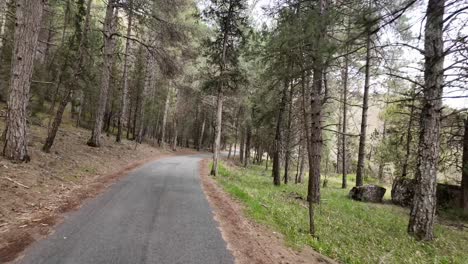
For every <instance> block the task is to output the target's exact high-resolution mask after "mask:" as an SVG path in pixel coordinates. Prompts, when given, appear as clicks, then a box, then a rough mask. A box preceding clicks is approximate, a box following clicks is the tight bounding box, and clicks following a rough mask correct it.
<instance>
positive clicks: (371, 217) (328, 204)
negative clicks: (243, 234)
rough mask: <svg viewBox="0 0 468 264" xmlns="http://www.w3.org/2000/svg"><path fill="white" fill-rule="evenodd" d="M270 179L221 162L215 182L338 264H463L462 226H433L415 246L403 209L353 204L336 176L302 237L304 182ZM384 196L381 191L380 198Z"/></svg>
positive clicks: (289, 239) (251, 212) (252, 212)
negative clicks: (431, 235)
mask: <svg viewBox="0 0 468 264" xmlns="http://www.w3.org/2000/svg"><path fill="white" fill-rule="evenodd" d="M270 175H271V172H270V171H265V170H264V167H260V166H251V167H249V168H248V169H244V168H239V167H234V166H228V165H226V164H224V163H223V164H222V166H221V168H220V177H218V178H217V180H218V182H219V183H220V184H221V185H222V186H223V188H224V189H225V190H226V191H227V192H229V193H230V194H231V195H233V196H234V197H236V198H237V199H239V200H240V201H241V202H242V203H243V204H245V206H246V213H247V215H248V216H249V217H251V218H253V219H254V220H255V221H257V222H260V223H263V224H265V225H267V226H269V227H271V228H272V229H273V230H276V231H278V232H280V233H282V234H283V235H284V236H285V239H286V243H287V244H288V245H289V246H291V247H294V248H298V249H300V248H301V247H303V246H306V245H308V246H311V247H313V248H314V249H315V250H316V251H318V252H320V253H322V254H324V255H327V256H329V257H331V258H334V259H336V260H338V261H340V262H344V263H468V250H467V247H466V244H467V243H468V232H467V230H466V228H465V229H464V230H460V229H458V228H456V227H452V226H446V225H439V224H438V225H437V226H436V230H435V234H436V236H437V239H436V240H435V241H434V242H432V243H422V242H417V241H415V240H414V239H413V238H411V237H410V236H408V234H407V233H406V227H407V224H408V213H409V211H408V209H405V208H401V207H398V206H395V205H391V204H389V203H384V204H371V203H363V202H356V201H353V200H351V199H349V198H348V197H347V195H348V192H349V189H346V190H344V189H341V188H340V187H341V181H340V178H339V177H328V187H327V188H323V189H322V202H321V204H320V205H319V206H318V207H317V209H316V229H317V237H318V238H313V237H311V236H310V235H309V234H308V233H307V230H308V209H307V203H306V202H305V201H304V200H303V198H305V197H306V192H307V186H306V184H300V185H296V184H289V185H281V186H280V187H275V186H273V184H272V180H271V176H270ZM353 178H354V177H353V176H350V179H349V182H350V185H352V184H353ZM389 196H390V190H389V189H387V193H386V195H385V198H386V199H388V198H389ZM299 197H301V198H302V199H301V198H299ZM465 225H466V222H465Z"/></svg>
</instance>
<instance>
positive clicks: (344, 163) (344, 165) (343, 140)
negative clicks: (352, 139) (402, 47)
mask: <svg viewBox="0 0 468 264" xmlns="http://www.w3.org/2000/svg"><path fill="white" fill-rule="evenodd" d="M348 35H349V29H348ZM346 53H348V49H346ZM344 61H345V65H344V69H343V72H342V76H343V77H342V78H343V116H342V118H343V121H342V124H341V128H342V132H343V134H342V136H341V153H342V159H341V173H342V179H341V188H343V189H346V188H348V179H347V174H348V166H347V159H348V151H347V149H346V145H347V141H346V139H347V138H346V137H347V136H346V134H347V133H348V75H349V70H348V68H349V59H348V56H347V55H346V56H345V57H344Z"/></svg>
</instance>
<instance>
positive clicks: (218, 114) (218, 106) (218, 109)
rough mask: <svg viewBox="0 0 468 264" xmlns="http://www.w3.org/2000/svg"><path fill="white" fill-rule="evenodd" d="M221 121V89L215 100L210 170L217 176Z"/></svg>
mask: <svg viewBox="0 0 468 264" xmlns="http://www.w3.org/2000/svg"><path fill="white" fill-rule="evenodd" d="M222 121H223V93H222V88H221V87H220V88H219V90H218V96H217V100H216V127H215V140H214V146H213V167H212V169H211V175H213V176H215V177H216V176H218V162H219V151H220V145H221V132H222V131H221V126H222Z"/></svg>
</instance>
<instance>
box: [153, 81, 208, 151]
mask: <svg viewBox="0 0 468 264" xmlns="http://www.w3.org/2000/svg"><path fill="white" fill-rule="evenodd" d="M171 91H172V89H171V88H170V87H169V88H168V89H167V95H166V102H165V103H164V114H163V120H162V124H161V142H160V144H161V145H160V146H161V147H163V148H164V147H165V146H166V123H167V115H168V114H169V106H170V102H171V93H172V92H171ZM204 125H205V120H203V128H202V130H203V129H204ZM202 134H203V132H202ZM198 150H199V151H200V149H198Z"/></svg>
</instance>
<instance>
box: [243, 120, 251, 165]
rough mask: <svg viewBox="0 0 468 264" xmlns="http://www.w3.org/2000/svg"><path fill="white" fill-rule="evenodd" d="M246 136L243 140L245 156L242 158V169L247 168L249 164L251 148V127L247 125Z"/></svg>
mask: <svg viewBox="0 0 468 264" xmlns="http://www.w3.org/2000/svg"><path fill="white" fill-rule="evenodd" d="M246 130H247V131H246V132H247V135H246V140H245V156H244V167H247V166H248V165H249V162H250V149H251V148H252V146H251V144H252V125H251V124H250V123H248V124H247V129H246Z"/></svg>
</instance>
